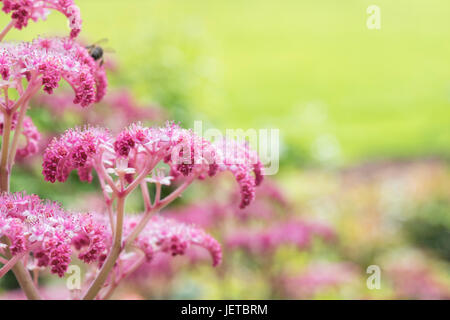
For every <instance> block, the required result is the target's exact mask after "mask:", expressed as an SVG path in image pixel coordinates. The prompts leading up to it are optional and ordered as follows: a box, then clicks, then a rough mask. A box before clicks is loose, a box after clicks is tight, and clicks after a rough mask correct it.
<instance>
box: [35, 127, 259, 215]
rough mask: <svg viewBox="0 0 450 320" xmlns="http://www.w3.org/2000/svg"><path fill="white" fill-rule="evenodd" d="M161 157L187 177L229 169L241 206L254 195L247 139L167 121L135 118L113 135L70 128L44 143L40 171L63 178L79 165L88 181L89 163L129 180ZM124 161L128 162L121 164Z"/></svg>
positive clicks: (255, 175) (254, 167) (254, 163)
mask: <svg viewBox="0 0 450 320" xmlns="http://www.w3.org/2000/svg"><path fill="white" fill-rule="evenodd" d="M163 162H164V163H166V164H167V165H168V166H169V168H170V177H173V178H174V179H175V180H184V181H185V182H188V183H190V182H192V181H193V180H195V179H204V178H206V177H207V176H210V177H211V176H214V175H216V173H218V172H221V171H230V172H231V173H233V175H234V176H235V178H236V181H237V182H238V184H239V186H240V190H241V204H240V207H241V208H244V207H246V206H247V205H249V204H250V202H251V201H252V200H253V199H254V197H255V187H256V186H257V185H259V184H260V183H261V182H262V180H263V168H262V164H261V162H260V161H259V159H258V156H257V154H256V152H255V151H253V150H251V149H250V148H249V146H248V145H247V144H242V145H241V144H238V143H236V142H235V141H226V140H224V141H220V142H219V143H214V144H213V143H211V142H209V141H207V140H205V139H203V138H202V137H200V136H197V135H196V134H195V133H194V132H192V130H187V129H182V128H180V127H179V126H178V125H176V124H174V123H171V122H169V123H167V124H166V126H164V127H143V126H141V125H139V124H133V125H131V126H130V127H128V128H126V129H124V130H123V131H121V132H120V133H119V134H118V135H116V136H115V137H113V136H112V135H110V133H109V132H108V131H107V130H105V129H101V128H86V129H84V130H80V129H75V130H72V129H70V130H68V131H66V132H65V133H64V134H63V135H62V136H61V137H60V138H55V139H54V140H53V141H52V142H51V143H50V145H49V146H48V148H47V149H46V151H45V153H44V162H43V171H42V172H43V175H44V177H45V180H47V181H50V182H55V181H56V180H58V181H60V182H64V181H66V179H67V177H68V175H69V173H70V172H71V171H72V170H78V174H79V176H80V179H81V180H83V181H91V179H92V174H91V172H92V169H95V170H97V172H98V173H99V175H100V176H104V175H105V171H106V172H116V173H117V171H118V170H119V171H123V170H125V171H124V172H126V175H125V178H126V181H127V182H128V183H130V184H131V183H133V181H134V180H135V179H138V177H139V178H141V177H142V176H146V175H147V174H149V173H150V171H151V170H152V169H153V168H154V167H155V166H156V165H157V164H159V163H163ZM124 163H125V164H126V166H127V168H121V167H122V166H123V164H124ZM102 169H103V170H102ZM117 175H120V173H117ZM160 178H161V179H163V178H164V177H160ZM165 180H170V179H165ZM149 181H153V179H150V180H149Z"/></svg>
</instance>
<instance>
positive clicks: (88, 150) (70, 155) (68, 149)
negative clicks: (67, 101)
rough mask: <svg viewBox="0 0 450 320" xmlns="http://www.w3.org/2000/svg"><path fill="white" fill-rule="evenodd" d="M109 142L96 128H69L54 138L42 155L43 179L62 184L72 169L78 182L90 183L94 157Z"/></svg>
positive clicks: (107, 137) (103, 133) (106, 135)
mask: <svg viewBox="0 0 450 320" xmlns="http://www.w3.org/2000/svg"><path fill="white" fill-rule="evenodd" d="M110 139H111V137H110V135H109V133H108V132H107V131H106V130H104V129H100V128H86V129H85V130H80V129H69V130H67V131H66V132H65V133H64V134H63V135H62V136H61V137H60V138H59V139H57V138H54V139H53V140H52V142H51V143H50V145H49V146H48V147H47V149H45V153H44V162H43V164H42V167H43V170H42V174H43V175H44V178H45V180H46V181H50V182H52V183H53V182H55V181H56V180H58V181H60V182H64V181H66V180H67V178H68V176H69V173H70V172H71V171H72V170H78V174H79V176H80V179H81V180H82V181H89V182H90V181H91V180H92V174H91V171H92V168H93V166H94V162H95V158H96V157H98V156H99V155H100V154H101V152H102V150H103V148H104V147H106V146H107V145H108V143H109V141H110Z"/></svg>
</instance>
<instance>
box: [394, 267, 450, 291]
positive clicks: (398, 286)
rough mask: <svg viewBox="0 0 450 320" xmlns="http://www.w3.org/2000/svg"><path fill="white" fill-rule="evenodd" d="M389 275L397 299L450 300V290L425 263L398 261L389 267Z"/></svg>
mask: <svg viewBox="0 0 450 320" xmlns="http://www.w3.org/2000/svg"><path fill="white" fill-rule="evenodd" d="M405 260H406V259H405ZM387 274H388V276H389V280H390V282H391V284H392V285H393V287H394V290H395V295H396V298H397V299H398V298H400V299H423V300H435V299H444V300H447V299H450V288H449V287H448V286H447V285H446V284H445V283H443V282H442V280H441V279H440V278H439V276H438V275H437V274H436V273H435V272H433V269H432V268H431V267H430V266H428V265H427V264H426V263H425V262H424V261H420V260H418V259H414V260H410V261H408V260H406V261H401V260H400V261H396V262H395V263H391V264H390V265H389V266H388V267H387Z"/></svg>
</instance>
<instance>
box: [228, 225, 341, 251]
mask: <svg viewBox="0 0 450 320" xmlns="http://www.w3.org/2000/svg"><path fill="white" fill-rule="evenodd" d="M316 237H317V238H320V239H323V240H325V241H332V240H334V239H335V234H334V231H333V230H332V229H330V228H329V227H327V226H325V225H321V224H318V223H316V222H314V223H312V222H306V221H298V220H291V221H285V222H282V223H278V224H275V225H271V226H269V227H267V228H258V229H253V230H251V229H250V230H249V229H246V230H240V231H239V230H237V231H235V232H233V233H232V234H230V235H228V236H227V237H226V240H225V242H226V244H227V246H228V247H230V248H240V249H244V250H246V251H248V252H250V253H252V254H264V253H266V252H273V251H275V250H276V249H278V248H279V247H281V246H296V247H297V248H298V249H299V250H304V249H307V248H308V247H309V246H310V245H311V243H312V240H313V239H314V238H316Z"/></svg>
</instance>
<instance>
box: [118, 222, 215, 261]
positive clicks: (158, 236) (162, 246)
mask: <svg viewBox="0 0 450 320" xmlns="http://www.w3.org/2000/svg"><path fill="white" fill-rule="evenodd" d="M140 220H141V217H138V216H134V217H133V216H132V217H129V218H127V219H126V222H125V225H124V234H125V236H127V235H129V234H130V233H131V231H132V230H133V229H134V228H135V227H136V225H137V224H138V223H139V221H140ZM191 245H195V246H199V247H202V248H205V249H206V250H208V251H209V253H210V255H211V257H212V260H213V266H217V265H218V264H220V262H221V261H222V249H221V247H220V244H219V243H218V242H217V241H216V240H215V239H214V238H213V237H211V236H210V235H209V234H207V233H206V232H204V231H203V230H202V229H199V228H196V227H193V226H189V225H187V224H184V223H181V222H177V221H175V220H173V219H167V218H163V217H161V216H154V217H153V218H152V219H151V220H150V221H149V222H148V224H147V226H146V227H145V228H144V230H143V231H142V232H141V233H140V234H139V236H137V238H136V239H135V240H134V242H133V246H136V247H137V248H139V249H141V250H142V251H143V252H144V253H145V256H146V259H147V261H150V260H152V259H153V257H154V256H155V255H156V254H158V253H162V252H164V253H168V254H170V255H172V256H177V255H183V254H185V253H186V251H187V249H188V248H189V247H190V246H191Z"/></svg>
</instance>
